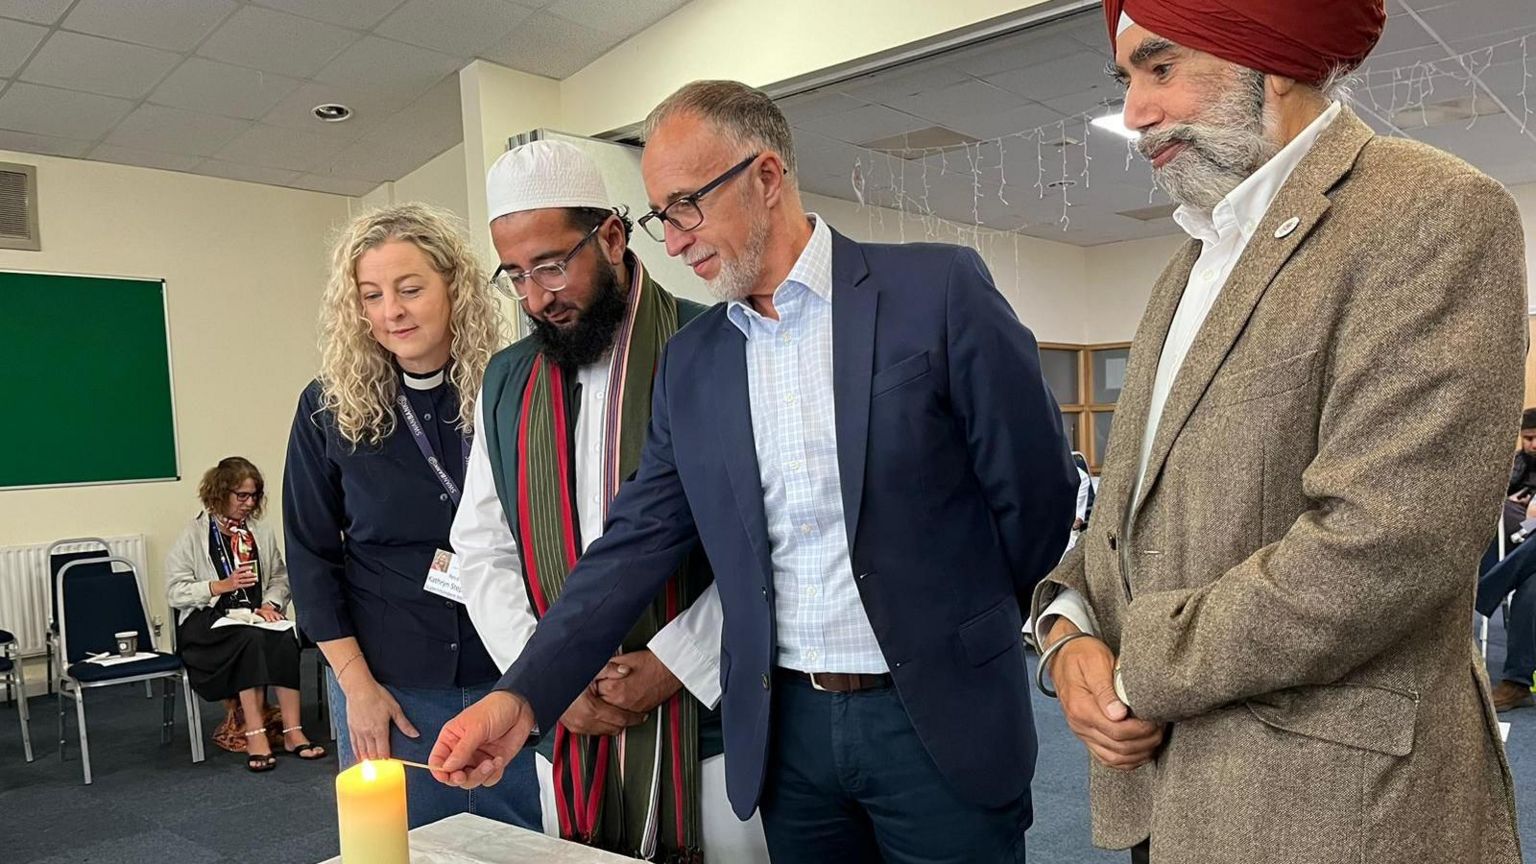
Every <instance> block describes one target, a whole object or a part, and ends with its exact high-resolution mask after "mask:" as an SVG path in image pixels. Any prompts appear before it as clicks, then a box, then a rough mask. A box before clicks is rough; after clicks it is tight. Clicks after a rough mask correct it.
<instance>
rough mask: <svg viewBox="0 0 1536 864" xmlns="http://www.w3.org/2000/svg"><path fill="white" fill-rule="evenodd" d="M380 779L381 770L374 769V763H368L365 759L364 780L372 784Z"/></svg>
mask: <svg viewBox="0 0 1536 864" xmlns="http://www.w3.org/2000/svg"><path fill="white" fill-rule="evenodd" d="M378 778H379V769H377V768H375V767H373V763H372V762H370V761H368V760H367V759H364V760H363V779H364V780H367V781H368V782H370V783H372V782H373V781H374V780H377V779H378Z"/></svg>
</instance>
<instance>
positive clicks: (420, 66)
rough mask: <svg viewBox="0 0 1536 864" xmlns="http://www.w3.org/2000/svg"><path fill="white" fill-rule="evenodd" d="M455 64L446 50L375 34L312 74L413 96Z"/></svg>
mask: <svg viewBox="0 0 1536 864" xmlns="http://www.w3.org/2000/svg"><path fill="white" fill-rule="evenodd" d="M458 68H459V60H458V59H457V58H455V57H450V56H449V55H447V54H441V53H439V52H437V51H430V50H428V49H426V48H418V47H416V46H415V45H406V44H405V43H403V42H396V41H394V40H391V39H381V38H379V37H378V36H365V37H363V38H362V39H359V40H358V41H357V42H355V43H353V44H352V46H351V47H350V48H348V49H347V50H346V51H343V52H342V53H341V56H339V57H337V58H336V59H335V60H332V61H331V62H330V63H329V64H327V65H326V67H325V68H324V69H322V70H320V72H319V73H318V74H316V75H315V76H314V77H315V79H316V80H318V81H323V82H325V83H328V84H358V85H364V86H368V87H373V88H379V89H384V90H393V91H396V92H398V93H400V94H401V95H407V96H409V97H410V98H412V99H414V98H415V97H417V96H420V95H421V94H423V93H425V92H427V90H428V88H430V87H431V86H432V85H434V84H436V83H437V82H439V81H441V80H442V79H443V77H444V76H446V75H449V74H452V73H453V72H456V71H458Z"/></svg>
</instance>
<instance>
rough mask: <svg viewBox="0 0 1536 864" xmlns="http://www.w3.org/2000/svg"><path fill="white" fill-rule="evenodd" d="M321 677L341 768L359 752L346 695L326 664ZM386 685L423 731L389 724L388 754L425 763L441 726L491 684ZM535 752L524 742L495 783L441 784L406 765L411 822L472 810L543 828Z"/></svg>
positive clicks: (426, 821)
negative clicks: (448, 686)
mask: <svg viewBox="0 0 1536 864" xmlns="http://www.w3.org/2000/svg"><path fill="white" fill-rule="evenodd" d="M325 683H326V687H327V688H328V689H329V691H330V697H331V713H332V715H333V716H334V717H335V718H336V719H335V722H336V750H337V759H338V761H339V762H340V763H341V768H343V769H345V768H350V767H351V766H352V765H353V764H354V763H355V762H357V755H356V754H355V753H354V752H353V751H352V736H350V735H348V734H347V699H346V696H345V694H343V693H342V691H341V685H339V684H337V683H336V676H335V675H334V674H333V673H332V672H331V671H330V670H326V679H325ZM384 689H386V690H388V691H389V694H390V695H391V696H393V697H395V701H396V702H399V703H400V709H401V710H402V711H404V712H405V716H406V717H407V718H408V719H409V720H410V721H411V723H412V724H413V725H415V727H416V731H418V732H420V733H421V737H420V738H408V737H406V736H405V734H404V733H402V732H401V731H400V730H399V729H397V728H395V726H394V725H393V724H391V725H390V727H389V752H390V755H392V756H396V757H399V758H401V759H409V760H411V761H412V762H421V763H423V764H425V763H427V761H428V759H427V757H428V756H429V755H430V754H431V752H432V745H433V744H435V743H437V733H438V732H439V731H440V730H441V729H442V728H443V726H444V725H446V724H447V722H448V721H449V720H452V719H453V718H454V717H455V716H456V715H457V714H458V713H459V712H460V711H463V710H464V709H465V708H468V707H469V706H470V705H473V704H474V703H475V702H477V701H479V700H480V699H482V698H483V697H484V696H485V695H486V694H488V693H490V692H491V686H490V684H486V685H484V686H481V687H465V688H454V689H452V690H429V689H424V688H415V687H392V686H390V685H388V684H386V685H384ZM533 757H534V751H533V748H531V747H525V748H523V750H522V752H520V753H518V754H517V757H516V758H514V759H513V760H512V764H511V765H508V766H507V770H506V773H505V774H503V775H502V778H501V782H499V783H497V784H496V785H495V786H491V787H487V788H483V789H472V790H466V789H458V788H455V787H453V786H445V785H443V784H442V783H439V782H437V781H436V780H434V779H432V775H431V774H428V773H427V772H426V771H423V770H421V769H419V768H407V769H406V771H405V795H406V807H407V812H408V813H409V819H410V825H411V827H412V828H419V827H421V826H422V825H429V824H431V823H433V822H436V821H438V820H439V819H444V818H447V817H449V816H453V815H455V814H457V813H474V814H477V815H480V816H484V817H486V818H488V819H495V820H497V821H498V822H506V823H507V824H509V825H516V826H518V827H521V828H527V829H529V830H532V831H542V830H543V820H542V818H541V811H540V807H539V777H538V772H537V770H536V769H535V767H534V761H533Z"/></svg>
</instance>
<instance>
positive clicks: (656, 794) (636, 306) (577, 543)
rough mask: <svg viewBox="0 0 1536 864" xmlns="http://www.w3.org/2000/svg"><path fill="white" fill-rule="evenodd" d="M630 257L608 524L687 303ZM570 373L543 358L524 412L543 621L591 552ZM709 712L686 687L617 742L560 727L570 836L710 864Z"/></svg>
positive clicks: (611, 416)
mask: <svg viewBox="0 0 1536 864" xmlns="http://www.w3.org/2000/svg"><path fill="white" fill-rule="evenodd" d="M626 260H627V261H628V262H629V265H630V268H631V272H632V274H633V276H632V280H631V285H630V292H629V297H628V311H627V312H626V313H625V317H624V321H623V322H622V323H621V324H620V326H619V330H618V333H617V336H616V339H615V342H614V347H613V353H612V358H611V360H610V364H611V365H610V367H609V379H608V380H609V387H608V393H607V403H606V412H605V415H604V416H605V418H606V422H605V425H604V430H603V432H604V434H603V460H602V465H601V469H602V472H603V491H604V496H603V516H604V519H605V521H606V517H607V508H608V506H609V504H610V503H611V502H612V501H613V496H614V495H615V494H617V493H618V490H619V484H620V483H621V482H622V481H623V480H624V478H626V477H629V476H631V475H632V474H633V473H634V471H635V469H636V468H637V467H638V466H639V464H640V452H641V449H642V447H643V445H644V443H645V432H646V427H647V426H648V425H649V423H650V416H651V385H652V380H653V379H654V377H655V374H656V364H657V362H658V361H659V360H660V358H661V349H662V347H663V346H664V345H665V344H666V342H667V340H668V339H669V338H671V336H672V334H673V333H675V332H676V331H677V327H678V324H677V301H676V300H675V299H674V298H673V297H672V296H671V295H669V294H667V293H666V292H664V291H662V290H661V288H660V287H659V286H657V285H656V283H655V282H653V281H651V280H650V279H649V278H648V277H647V276H646V274H645V271H644V269H643V267H642V266H641V265H640V262H639V260H638V259H636V258H635V257H634V256H627V258H626ZM569 374H572V373H571V372H569V371H568V370H564V369H561V368H560V367H559V366H558V365H556V364H554V363H551V362H549V361H548V359H547V358H546V357H545V356H543V355H542V354H541V355H539V356H538V357H537V358H536V359H535V360H534V363H533V370H532V373H531V374H530V375H529V377H528V383H527V385H526V387H525V389H524V392H523V400H522V410H521V412H520V414H519V417H518V427H517V436H518V448H517V452H518V460H519V461H518V466H517V478H518V481H517V490H516V492H517V508H516V509H517V524H516V526H515V530H516V533H517V539H518V545H519V547H520V551H521V552H522V558H523V578H524V580H525V582H526V584H527V588H528V596H529V597H530V598H532V600H533V607H534V612H535V614H537V615H538V616H539V617H541V618H542V617H543V616H544V613H545V612H546V611H547V610H548V609H549V607H550V605H551V604H552V603H554V602H555V600H556V598H558V597H559V596H560V591H561V589H562V588H563V587H564V585H565V578H566V576H567V575H568V574H569V573H570V571H571V570H572V569H573V568H574V567H575V566H576V561H577V558H578V557H579V556H580V550H581V548H582V544H581V537H580V528H579V523H578V520H577V516H576V508H575V504H574V478H575V462H574V454H573V453H572V446H571V445H572V440H573V431H574V420H575V418H574V415H573V414H572V413H571V408H572V406H570V405H568V404H567V401H566V393H567V388H566V376H567V375H569ZM589 470H590V469H589ZM697 590H698V587H697V586H692V585H690V584H689V580H688V579H687V578H686V569H685V571H683V572H679V573H678V574H677V575H675V576H674V577H673V578H672V579H670V580H669V581H668V582H667V585H666V588H665V589H663V590H662V591H661V593H660V594H658V595H657V597H656V599H655V600H654V601H653V602H652V603H651V605H650V606H649V607H647V609H646V612H645V613H644V614H643V615H641V617H640V620H639V621H637V622H636V623H635V627H634V629H633V630H631V631H630V633H629V635H628V636H627V637H626V638H625V640H624V643H623V647H624V650H626V651H632V650H637V649H640V648H644V647H645V645H646V644H647V643H648V642H649V641H650V639H651V637H652V636H654V635H656V633H657V632H658V631H659V630H661V628H662V627H664V626H666V624H667V623H668V622H670V621H671V620H672V619H674V618H676V617H677V615H678V613H679V612H681V611H682V610H683V609H685V608H687V606H688V604H690V603H692V602H693V600H694V596H693V595H695V594H696V593H697ZM699 711H700V706H699V703H698V702H697V700H695V699H694V698H693V697H692V696H690V695H688V694H687V693H686V692H679V693H677V694H675V695H674V696H672V698H670V699H668V700H667V701H666V702H664V703H662V704H661V705H659V706H657V708H656V709H655V710H654V711H652V712H651V713H650V716H649V717H648V718H647V719H646V721H645V722H644V723H641V724H640V725H638V726H632V727H630V728H628V729H626V730H625V731H624V732H623V733H621V734H619V735H617V736H612V737H609V736H585V735H577V734H575V733H572V732H570V731H569V730H567V729H566V728H565V726H564V724H558V725H557V726H556V727H555V735H554V738H555V742H554V781H555V799H556V804H557V813H558V816H559V822H560V836H561V837H563V838H565V839H568V840H575V841H577V842H581V843H586V844H589V845H592V846H596V847H599V848H602V849H608V850H612V851H615V852H621V853H624V854H628V855H634V856H636V857H641V858H646V859H651V860H661V861H669V862H672V861H675V862H699V861H702V860H703V858H702V854H701V853H700V842H699V838H700V827H699V826H700V820H699V795H698V790H699V750H698V740H699V736H698V730H699Z"/></svg>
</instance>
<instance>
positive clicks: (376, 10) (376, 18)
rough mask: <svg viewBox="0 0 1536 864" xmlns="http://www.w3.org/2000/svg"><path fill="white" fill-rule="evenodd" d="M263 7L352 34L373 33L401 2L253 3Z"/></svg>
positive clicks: (314, 0) (274, 0) (284, 0)
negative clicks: (337, 25)
mask: <svg viewBox="0 0 1536 864" xmlns="http://www.w3.org/2000/svg"><path fill="white" fill-rule="evenodd" d="M255 2H256V3H258V4H259V5H262V6H270V7H272V8H273V9H281V10H283V11H284V12H292V13H294V14H295V15H303V16H304V17H305V18H313V19H315V20H316V21H325V22H327V23H330V24H340V25H341V26H343V27H351V28H353V29H354V30H372V29H373V28H374V26H375V25H377V24H378V23H379V22H380V21H383V20H384V18H385V16H387V15H389V13H390V12H393V11H394V10H395V9H396V8H397V7H398V6H399V5H400V4H401V3H402V2H403V0H255Z"/></svg>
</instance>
